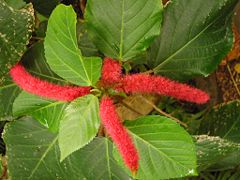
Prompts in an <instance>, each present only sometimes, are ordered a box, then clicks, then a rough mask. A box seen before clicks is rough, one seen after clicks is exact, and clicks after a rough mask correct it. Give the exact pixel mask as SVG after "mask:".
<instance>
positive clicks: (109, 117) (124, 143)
mask: <svg viewBox="0 0 240 180" xmlns="http://www.w3.org/2000/svg"><path fill="white" fill-rule="evenodd" d="M100 117H101V120H102V123H103V125H104V126H105V128H106V130H107V132H108V134H109V135H110V136H111V138H112V140H113V142H114V143H115V144H116V145H117V148H118V150H119V152H120V154H121V155H122V157H123V160H124V162H125V164H126V165H127V166H128V167H129V169H130V170H131V171H132V173H133V174H135V173H136V172H137V170H138V159H139V158H138V153H137V150H136V148H135V146H134V144H133V142H132V139H131V138H130V136H129V135H128V133H127V130H126V129H125V128H124V127H123V125H122V124H121V122H120V118H119V116H118V115H117V112H116V110H115V106H114V104H113V101H112V99H110V98H109V97H103V98H102V100H101V103H100Z"/></svg>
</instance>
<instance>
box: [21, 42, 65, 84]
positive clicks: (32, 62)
mask: <svg viewBox="0 0 240 180" xmlns="http://www.w3.org/2000/svg"><path fill="white" fill-rule="evenodd" d="M22 63H23V64H24V67H25V68H26V69H27V70H28V72H29V73H31V74H32V75H33V76H37V77H39V78H41V79H43V80H47V81H49V82H52V83H56V84H67V81H66V80H63V79H62V78H61V77H59V76H58V75H56V74H55V73H54V72H53V71H52V70H51V69H50V67H49V66H48V64H47V62H46V59H45V56H44V47H43V42H38V43H35V44H34V45H33V46H32V47H31V48H29V50H28V51H27V52H26V53H25V54H24V56H23V58H22Z"/></svg>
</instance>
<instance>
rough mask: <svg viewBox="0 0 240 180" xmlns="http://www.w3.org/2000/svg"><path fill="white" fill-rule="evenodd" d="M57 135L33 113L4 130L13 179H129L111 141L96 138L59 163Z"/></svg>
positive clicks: (8, 125)
mask: <svg viewBox="0 0 240 180" xmlns="http://www.w3.org/2000/svg"><path fill="white" fill-rule="evenodd" d="M57 138H58V136H57V135H56V134H53V133H51V132H49V131H48V129H47V128H46V127H44V126H42V125H41V124H39V123H38V122H37V121H36V120H34V119H32V118H30V117H24V118H22V119H20V120H17V121H14V122H11V123H8V124H7V125H6V127H5V130H4V141H5V143H6V146H7V154H6V155H7V157H8V158H7V161H8V175H9V178H10V179H13V180H18V179H69V178H70V179H71V180H79V179H106V180H108V179H109V180H111V179H115V178H116V179H129V178H128V177H127V174H126V173H125V172H124V170H123V169H122V168H121V167H119V166H118V165H117V163H116V161H114V159H113V157H112V153H111V152H112V143H111V142H110V141H108V139H107V138H95V139H94V140H93V141H92V142H90V143H89V144H88V145H87V146H85V147H83V148H82V149H80V150H78V151H76V152H74V153H73V154H72V155H70V156H68V157H67V158H66V159H65V160H64V161H63V162H62V163H60V161H59V158H60V150H59V147H58V143H57Z"/></svg>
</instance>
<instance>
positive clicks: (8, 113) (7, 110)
mask: <svg viewBox="0 0 240 180" xmlns="http://www.w3.org/2000/svg"><path fill="white" fill-rule="evenodd" d="M19 93H20V89H19V88H18V86H17V85H16V84H15V83H13V82H12V81H11V79H10V77H7V78H6V79H5V82H4V84H3V85H1V86H0V120H1V121H2V120H12V106H13V102H14V100H15V98H16V97H17V95H18V94H19Z"/></svg>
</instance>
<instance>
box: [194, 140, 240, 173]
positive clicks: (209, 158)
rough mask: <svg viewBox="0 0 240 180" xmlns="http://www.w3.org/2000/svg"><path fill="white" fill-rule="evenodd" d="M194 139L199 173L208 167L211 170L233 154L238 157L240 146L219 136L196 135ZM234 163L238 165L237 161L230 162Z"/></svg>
mask: <svg viewBox="0 0 240 180" xmlns="http://www.w3.org/2000/svg"><path fill="white" fill-rule="evenodd" d="M194 138H195V139H196V148H197V157H198V169H199V170H201V171H202V170H204V169H207V168H209V167H212V168H213V167H214V166H215V165H214V164H216V163H219V162H220V161H221V160H224V159H226V158H229V157H231V156H232V155H233V154H238V155H240V144H237V143H234V142H231V141H228V140H225V139H222V138H220V137H219V136H208V135H198V136H194ZM234 161H235V162H236V161H237V163H239V160H238V159H235V160H233V161H232V162H234ZM223 165H224V164H223ZM223 165H222V166H223ZM225 165H226V164H225Z"/></svg>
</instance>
